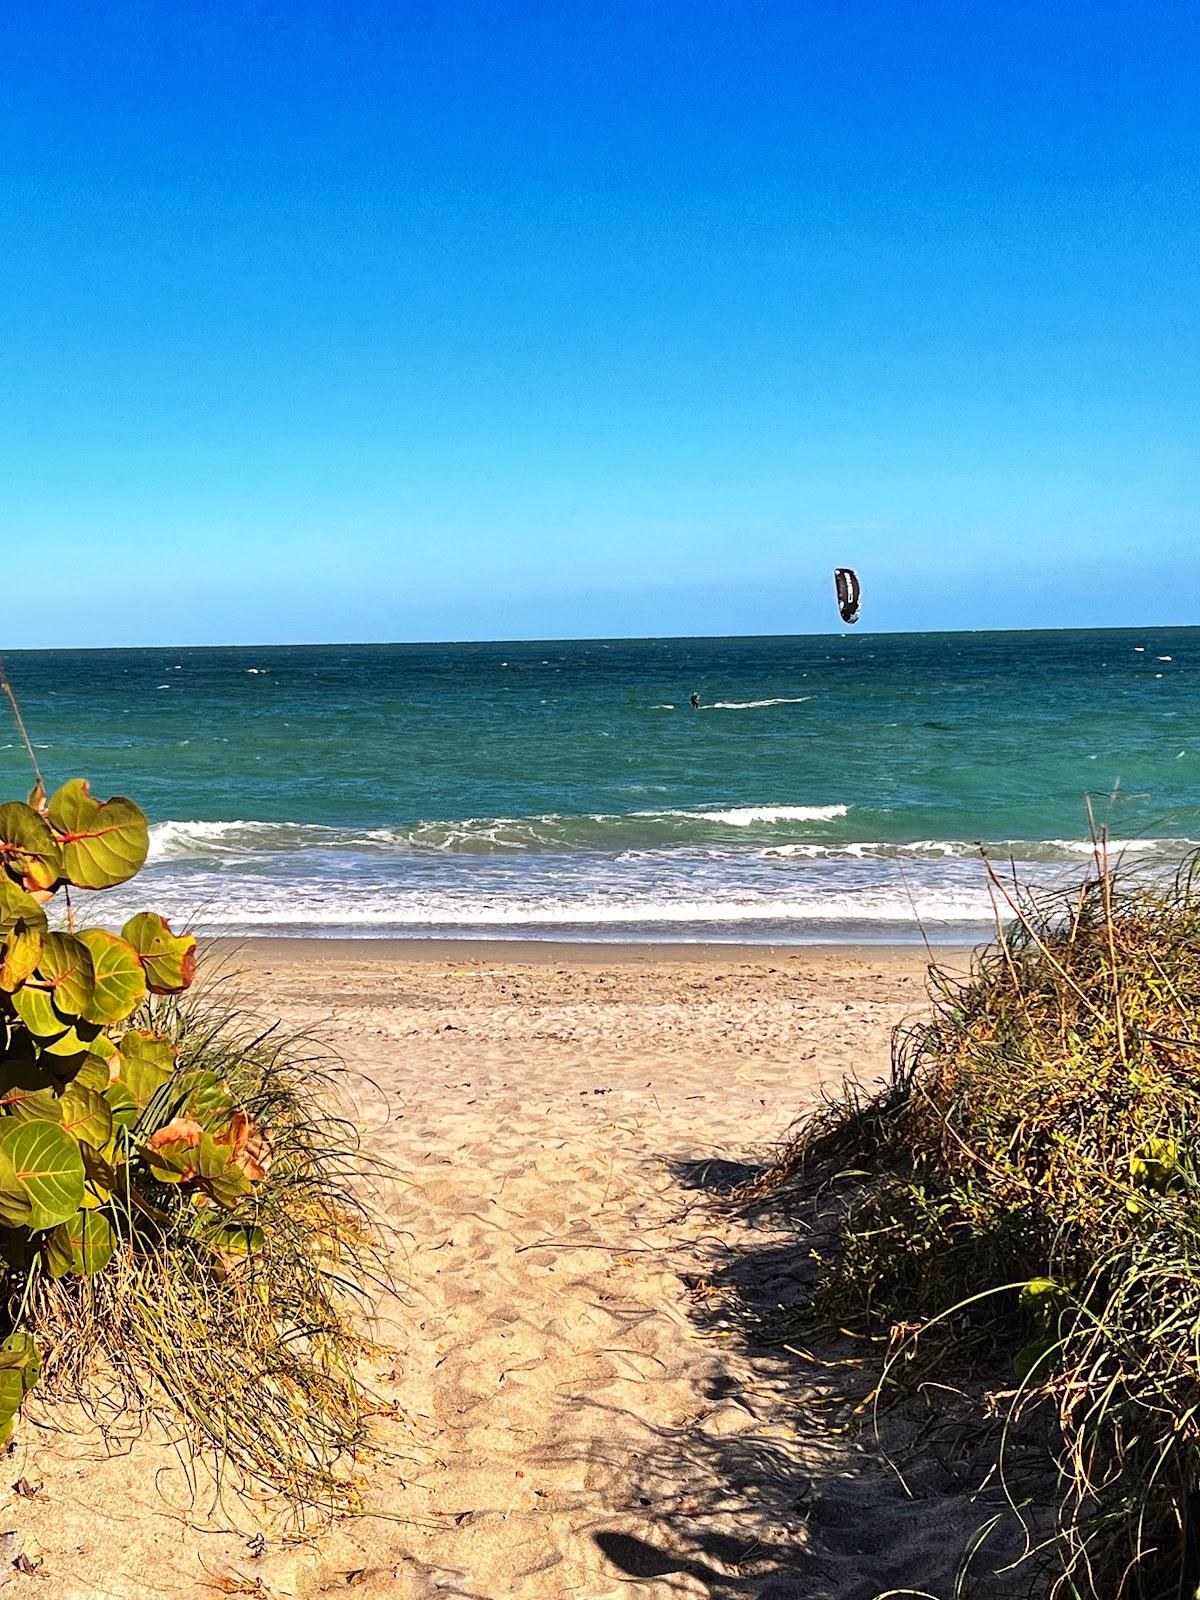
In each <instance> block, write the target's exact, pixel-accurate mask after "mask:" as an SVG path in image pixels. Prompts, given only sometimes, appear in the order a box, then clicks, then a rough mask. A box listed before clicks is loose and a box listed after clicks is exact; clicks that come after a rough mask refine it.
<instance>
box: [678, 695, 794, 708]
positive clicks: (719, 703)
mask: <svg viewBox="0 0 1200 1600" xmlns="http://www.w3.org/2000/svg"><path fill="white" fill-rule="evenodd" d="M811 699H812V695H810V694H799V695H776V696H775V698H774V699H772V700H714V701H713V702H712V704H711V705H708V706H701V707H700V709H701V711H756V710H758V708H759V707H760V706H802V705H803V704H804V702H805V701H806V700H811Z"/></svg>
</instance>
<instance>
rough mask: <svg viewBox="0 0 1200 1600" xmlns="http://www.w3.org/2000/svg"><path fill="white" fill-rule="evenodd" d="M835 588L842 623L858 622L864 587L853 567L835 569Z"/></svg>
mask: <svg viewBox="0 0 1200 1600" xmlns="http://www.w3.org/2000/svg"><path fill="white" fill-rule="evenodd" d="M833 587H834V588H835V590H836V591H837V604H838V610H839V612H840V613H841V617H842V621H843V622H857V621H858V608H859V602H860V601H861V599H862V585H861V584H860V583H859V581H858V573H857V572H855V571H854V569H853V568H852V567H835V568H834V569H833Z"/></svg>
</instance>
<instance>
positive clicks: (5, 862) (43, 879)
mask: <svg viewBox="0 0 1200 1600" xmlns="http://www.w3.org/2000/svg"><path fill="white" fill-rule="evenodd" d="M0 865H2V866H3V867H4V870H5V872H6V873H7V874H8V876H9V877H10V878H12V879H13V880H14V881H15V882H17V883H19V884H20V885H21V887H22V888H23V889H31V890H43V889H53V888H54V886H55V884H56V883H58V881H59V879H60V878H61V877H62V867H63V860H62V846H61V845H60V843H59V841H58V839H57V838H56V837H55V835H54V831H53V829H52V828H51V827H50V825H49V823H48V822H47V821H46V819H45V818H44V817H42V816H39V815H38V813H37V812H36V811H35V810H34V809H33V807H32V806H27V805H26V804H25V802H24V801H23V800H7V801H5V802H4V804H3V805H0Z"/></svg>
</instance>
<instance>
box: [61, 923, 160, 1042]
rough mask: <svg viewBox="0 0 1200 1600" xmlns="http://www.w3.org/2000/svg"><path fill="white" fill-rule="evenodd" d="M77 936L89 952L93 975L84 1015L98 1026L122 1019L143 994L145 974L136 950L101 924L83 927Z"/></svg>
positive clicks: (138, 1002)
mask: <svg viewBox="0 0 1200 1600" xmlns="http://www.w3.org/2000/svg"><path fill="white" fill-rule="evenodd" d="M78 937H79V938H80V939H81V940H82V941H83V943H84V944H86V945H87V947H88V949H89V951H90V952H91V956H92V969H93V973H94V977H95V987H94V990H93V993H92V999H91V1003H90V1004H89V1005H88V1007H87V1009H86V1010H85V1011H84V1012H83V1016H84V1018H85V1019H86V1020H87V1021H88V1022H95V1023H99V1024H100V1026H102V1027H107V1026H108V1025H109V1024H110V1023H114V1022H124V1020H125V1018H126V1017H127V1016H129V1014H130V1013H131V1012H132V1011H136V1010H137V1008H138V1006H139V1005H141V1003H142V1001H143V1000H144V999H145V998H146V974H145V972H143V970H142V963H141V962H140V961H139V960H138V954H137V951H136V950H135V949H134V948H133V946H132V945H130V944H127V943H126V942H125V940H124V939H119V938H118V937H117V935H116V934H115V933H109V932H108V930H107V929H105V928H84V929H82V930H81V932H80V933H79V935H78Z"/></svg>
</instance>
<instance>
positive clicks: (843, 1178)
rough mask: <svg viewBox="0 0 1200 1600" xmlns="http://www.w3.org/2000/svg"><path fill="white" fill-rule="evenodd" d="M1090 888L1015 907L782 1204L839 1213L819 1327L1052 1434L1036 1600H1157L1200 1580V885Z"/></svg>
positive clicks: (843, 1103)
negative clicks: (988, 1395) (815, 1202)
mask: <svg viewBox="0 0 1200 1600" xmlns="http://www.w3.org/2000/svg"><path fill="white" fill-rule="evenodd" d="M1097 865H1098V872H1097V874H1096V876H1095V877H1094V878H1093V879H1092V880H1090V881H1089V882H1088V883H1087V884H1086V885H1085V886H1084V887H1083V889H1082V891H1081V892H1080V893H1079V894H1078V895H1077V896H1075V897H1073V898H1072V900H1071V901H1070V902H1064V901H1063V900H1062V899H1058V900H1039V899H1030V898H1028V897H1025V896H1021V895H1019V894H1017V893H1016V892H1015V891H1013V892H1012V894H1011V897H1010V904H1011V905H1012V907H1013V909H1014V910H1015V912H1016V922H1015V924H1014V925H1013V926H1012V927H1011V928H1010V929H1009V930H1008V932H1007V933H1005V934H1004V935H1003V936H1002V938H1001V939H1000V940H999V942H998V943H997V945H995V946H994V947H991V948H989V949H986V950H984V951H982V952H980V953H978V954H977V955H976V957H975V958H974V961H973V964H972V969H971V972H970V975H969V977H968V978H967V979H966V980H965V981H962V982H957V983H956V982H952V981H950V980H949V979H948V978H946V977H945V976H938V975H936V974H935V976H934V979H933V983H932V985H931V995H932V1000H933V1016H932V1019H931V1020H929V1021H927V1022H924V1023H922V1024H921V1025H919V1026H916V1027H913V1028H911V1029H909V1030H907V1031H902V1032H901V1033H900V1034H898V1036H897V1039H896V1043H895V1050H894V1060H893V1069H892V1074H891V1080H890V1082H889V1083H888V1084H887V1085H886V1086H885V1087H884V1088H883V1089H882V1090H881V1091H880V1092H879V1093H878V1094H876V1095H866V1094H864V1093H863V1092H861V1091H857V1090H854V1089H853V1088H848V1089H847V1090H846V1092H845V1094H844V1095H843V1096H842V1097H841V1098H840V1099H839V1100H837V1101H836V1102H834V1103H831V1104H829V1105H827V1106H826V1107H825V1108H824V1109H823V1110H822V1111H821V1112H820V1113H819V1114H818V1115H817V1116H816V1117H815V1118H813V1119H811V1120H810V1121H808V1122H807V1123H806V1124H805V1125H804V1126H803V1127H802V1128H801V1130H800V1132H799V1136H798V1138H797V1139H796V1141H795V1143H794V1145H793V1146H792V1147H791V1149H790V1150H789V1151H788V1152H787V1154H786V1155H785V1157H784V1158H783V1160H782V1161H781V1162H780V1164H779V1166H778V1167H777V1168H776V1169H775V1171H774V1172H773V1173H772V1174H771V1175H770V1177H769V1179H768V1185H769V1187H771V1188H772V1189H775V1190H779V1189H781V1188H782V1189H787V1188H791V1189H792V1190H793V1191H795V1190H796V1189H806V1190H809V1191H810V1192H816V1191H817V1190H818V1189H819V1190H820V1192H821V1193H822V1194H824V1195H825V1196H826V1197H830V1196H834V1197H836V1198H837V1204H838V1207H840V1209H837V1210H836V1223H835V1225H834V1229H833V1236H832V1245H831V1247H829V1248H823V1249H822V1251H821V1257H820V1260H819V1271H818V1282H817V1287H816V1291H815V1295H814V1299H813V1303H812V1307H811V1311H812V1314H813V1315H814V1316H816V1317H817V1318H826V1319H828V1320H830V1321H831V1322H834V1323H838V1324H846V1323H847V1322H850V1323H853V1324H854V1325H855V1326H857V1327H858V1328H859V1329H866V1330H868V1331H870V1332H871V1333H872V1334H874V1335H875V1336H877V1337H878V1338H879V1339H880V1340H881V1342H882V1343H883V1344H884V1345H885V1346H886V1347H887V1349H888V1352H889V1353H888V1356H887V1358H886V1363H885V1369H884V1374H883V1379H882V1382H883V1390H884V1392H885V1393H886V1392H887V1389H888V1387H889V1386H890V1385H892V1384H896V1383H898V1382H899V1381H900V1379H901V1375H902V1374H911V1373H913V1372H914V1371H916V1372H920V1371H922V1370H925V1371H927V1370H928V1368H929V1364H931V1363H933V1362H935V1361H936V1362H937V1363H939V1364H944V1363H946V1362H947V1360H951V1361H954V1360H959V1361H961V1363H963V1364H964V1365H973V1366H974V1368H975V1370H976V1371H977V1372H982V1373H984V1374H985V1375H987V1376H988V1378H989V1382H990V1386H991V1387H992V1389H993V1391H994V1395H993V1398H994V1403H995V1404H996V1405H997V1406H998V1408H999V1410H1000V1411H1001V1413H1002V1414H1003V1415H1004V1416H1005V1418H1006V1427H1005V1429H1004V1434H1005V1437H1006V1438H1007V1437H1012V1436H1015V1435H1016V1434H1017V1433H1020V1432H1022V1431H1024V1432H1025V1434H1026V1436H1027V1437H1028V1434H1029V1432H1030V1428H1032V1427H1033V1426H1034V1425H1035V1424H1036V1426H1037V1427H1038V1428H1041V1429H1044V1430H1047V1431H1048V1432H1049V1435H1050V1437H1051V1438H1052V1439H1053V1440H1054V1445H1053V1448H1054V1451H1055V1454H1056V1457H1057V1466H1058V1480H1057V1481H1058V1483H1059V1486H1060V1490H1061V1499H1060V1504H1059V1505H1058V1507H1057V1518H1056V1529H1055V1533H1054V1536H1053V1538H1052V1540H1051V1541H1050V1542H1049V1544H1047V1543H1045V1542H1043V1543H1042V1544H1041V1545H1040V1546H1039V1547H1038V1548H1037V1549H1032V1550H1031V1551H1030V1552H1029V1556H1028V1558H1027V1559H1028V1561H1029V1563H1030V1564H1029V1568H1028V1570H1029V1572H1030V1573H1031V1575H1033V1576H1034V1577H1035V1578H1036V1581H1037V1582H1038V1583H1039V1584H1043V1583H1044V1584H1045V1586H1046V1587H1047V1589H1048V1592H1049V1593H1051V1594H1053V1595H1056V1596H1071V1597H1084V1596H1086V1597H1092V1596H1095V1597H1097V1600H1099V1597H1103V1600H1132V1597H1134V1596H1138V1597H1154V1600H1165V1597H1166V1596H1183V1595H1188V1596H1194V1595H1195V1594H1196V1593H1197V1592H1198V1591H1197V1583H1198V1581H1200V1494H1198V1491H1200V892H1198V891H1200V876H1198V874H1197V863H1196V862H1195V861H1192V862H1190V863H1189V864H1188V865H1187V867H1186V868H1185V869H1184V870H1183V871H1182V872H1181V874H1180V876H1179V877H1178V878H1177V880H1176V881H1175V883H1174V885H1173V886H1172V887H1169V888H1167V889H1165V890H1153V889H1147V888H1145V887H1139V886H1137V885H1134V884H1123V883H1122V882H1120V881H1119V880H1118V879H1116V878H1115V877H1114V875H1113V873H1112V872H1111V871H1110V870H1109V868H1108V863H1107V860H1106V859H1105V857H1104V855H1103V852H1102V851H1100V852H1098V862H1097ZM997 885H998V880H997ZM827 1214H828V1213H827ZM1026 1425H1029V1427H1027V1426H1026ZM999 1448H1000V1450H1001V1451H1003V1449H1004V1445H1003V1442H1002V1443H1001V1445H1000V1447H999ZM1000 1465H1001V1468H1002V1467H1003V1461H1001V1463H1000Z"/></svg>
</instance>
